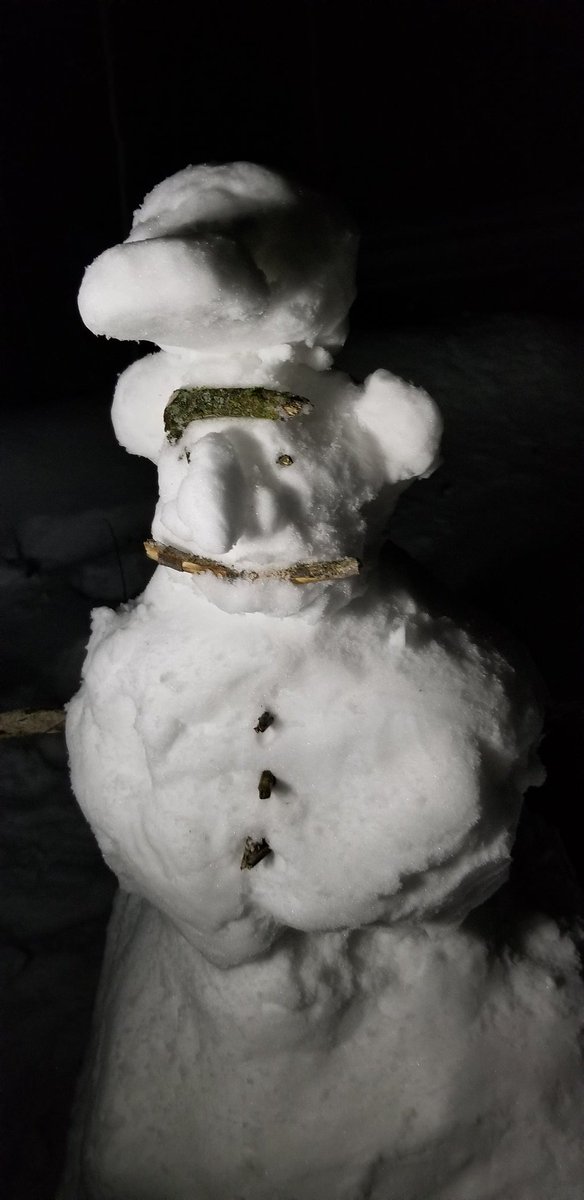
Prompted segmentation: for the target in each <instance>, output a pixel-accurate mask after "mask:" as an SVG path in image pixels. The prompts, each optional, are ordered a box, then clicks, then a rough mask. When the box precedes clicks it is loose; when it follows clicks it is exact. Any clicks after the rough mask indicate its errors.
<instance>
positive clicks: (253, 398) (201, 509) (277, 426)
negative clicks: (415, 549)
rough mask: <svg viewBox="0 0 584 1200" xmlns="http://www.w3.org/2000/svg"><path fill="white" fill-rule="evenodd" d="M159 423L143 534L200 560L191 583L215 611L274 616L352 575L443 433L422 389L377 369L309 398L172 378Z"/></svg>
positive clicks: (323, 387) (330, 384) (427, 465)
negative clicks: (149, 520)
mask: <svg viewBox="0 0 584 1200" xmlns="http://www.w3.org/2000/svg"><path fill="white" fill-rule="evenodd" d="M327 391H328V395H326V392H327ZM165 426H166V440H165V444H164V446H163V448H162V450H161V452H160V454H159V456H158V472H159V486H160V499H159V502H158V506H157V509H156V514H155V519H154V524H153V535H154V538H155V539H156V541H157V542H158V543H159V544H161V545H162V546H166V547H171V548H175V549H178V550H179V551H180V552H182V554H183V556H184V558H187V557H188V556H192V557H193V558H194V559H195V560H198V559H200V560H202V563H201V564H199V565H200V566H201V567H202V569H201V573H200V574H198V573H197V575H196V580H195V586H197V587H199V588H201V589H202V590H203V591H204V592H205V594H206V595H207V596H208V598H210V599H213V601H214V602H216V603H218V604H219V605H220V606H221V607H224V608H229V609H233V610H238V611H242V610H245V611H249V610H252V609H256V608H261V609H266V608H268V609H271V610H274V608H275V609H276V610H278V611H282V612H283V613H289V612H291V611H297V610H298V609H299V608H301V607H304V606H305V605H306V604H307V603H311V602H312V600H313V599H314V595H315V590H316V591H321V592H322V590H323V584H324V585H325V586H326V585H328V583H330V584H331V586H334V587H335V589H337V590H338V589H339V572H340V577H341V578H345V577H348V576H352V575H353V574H357V573H358V570H359V564H360V563H363V562H364V561H366V560H367V558H368V556H369V554H370V552H371V550H372V549H373V548H374V546H375V543H376V541H377V540H378V538H379V536H380V533H381V532H382V530H383V528H384V526H385V523H386V521H387V519H388V517H389V516H390V514H391V512H392V511H393V508H394V507H395V504H396V501H397V499H398V496H399V494H400V492H401V491H402V490H403V488H404V487H405V486H407V484H408V483H409V482H411V480H412V479H414V478H416V477H417V476H420V475H423V474H425V473H427V472H428V471H429V470H431V469H432V467H433V465H434V462H435V459H436V454H437V449H438V442H439V435H440V420H439V417H438V414H437V410H436V408H435V405H434V404H433V402H432V401H431V400H430V398H429V397H428V396H427V395H426V394H425V393H424V392H422V391H420V390H419V389H417V388H414V387H412V386H410V385H408V384H406V383H404V382H403V381H402V380H399V379H396V378H395V377H394V376H392V375H390V374H389V373H388V372H386V371H377V372H375V374H374V375H372V376H370V377H369V379H368V380H367V381H366V383H365V385H364V386H363V387H357V386H356V385H354V384H352V383H351V382H350V381H349V380H347V379H343V378H341V380H340V381H339V377H338V376H333V377H332V378H331V377H329V378H328V379H326V377H325V379H323V380H322V382H321V384H320V395H318V394H317V395H316V396H315V397H314V398H313V399H312V400H310V401H309V400H308V399H307V398H306V397H302V396H298V395H291V394H290V393H286V392H279V391H274V390H272V389H268V388H241V389H237V388H225V389H211V388H202V387H201V388H182V389H178V390H177V391H176V392H175V394H174V395H173V397H172V398H171V401H170V403H169V404H168V406H167V408H166V412H165ZM205 564H206V565H205ZM299 564H300V565H301V569H297V568H299ZM347 564H354V569H351V568H350V567H348V566H347ZM305 568H308V570H306V569H305ZM197 570H198V568H197ZM310 571H314V572H315V574H316V581H315V582H301V583H299V582H298V576H300V577H302V576H303V577H304V580H306V577H307V575H309V574H310Z"/></svg>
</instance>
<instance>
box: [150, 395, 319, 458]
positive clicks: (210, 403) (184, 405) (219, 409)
mask: <svg viewBox="0 0 584 1200" xmlns="http://www.w3.org/2000/svg"><path fill="white" fill-rule="evenodd" d="M311 410H312V404H311V403H310V401H309V400H305V399H304V398H303V397H302V396H294V395H292V394H291V393H290V392H276V391H272V390H271V389H270V388H262V387H243V388H236V387H233V388H210V387H183V388H178V389H177V390H176V391H175V392H173V393H172V396H171V397H170V400H169V402H168V404H167V406H166V408H165V410H164V428H165V431H166V437H167V439H168V441H169V442H170V444H171V445H174V444H175V443H176V442H179V441H180V439H181V437H182V435H183V433H184V431H185V429H186V428H187V426H188V425H190V424H191V422H192V421H204V420H209V419H211V418H217V417H240V418H241V417H244V418H246V417H247V418H249V417H254V418H256V419H257V418H263V419H264V420H268V421H289V420H290V419H291V418H292V417H298V416H300V415H301V414H302V413H309V412H311Z"/></svg>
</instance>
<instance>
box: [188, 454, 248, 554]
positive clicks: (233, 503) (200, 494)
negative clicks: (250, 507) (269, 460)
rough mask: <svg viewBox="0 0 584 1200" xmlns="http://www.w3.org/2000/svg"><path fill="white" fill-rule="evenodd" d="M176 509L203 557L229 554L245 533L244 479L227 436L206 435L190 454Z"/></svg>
mask: <svg viewBox="0 0 584 1200" xmlns="http://www.w3.org/2000/svg"><path fill="white" fill-rule="evenodd" d="M183 453H186V455H187V461H188V469H187V473H186V476H185V478H184V479H183V481H182V483H181V485H180V488H179V490H178V494H177V498H176V510H177V513H178V515H179V517H180V519H181V521H184V523H185V525H186V526H187V527H188V529H189V531H192V536H193V538H194V539H195V540H196V542H197V544H198V546H199V547H200V549H201V551H202V553H203V554H210V555H217V554H226V553H227V551H228V550H231V548H232V546H234V545H235V543H236V541H237V540H238V538H239V537H240V535H241V533H242V530H243V512H244V495H245V480H244V477H243V472H242V470H241V466H240V464H239V460H238V458H237V454H236V451H235V448H234V446H233V444H232V442H231V440H230V438H229V436H228V435H227V434H226V433H207V434H205V435H204V437H202V438H200V439H199V440H198V441H197V442H195V444H194V446H193V447H192V448H191V449H189V450H188V451H184V452H183Z"/></svg>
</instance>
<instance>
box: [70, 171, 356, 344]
mask: <svg viewBox="0 0 584 1200" xmlns="http://www.w3.org/2000/svg"><path fill="white" fill-rule="evenodd" d="M357 240H358V239H357V236H356V233H355V232H354V230H353V229H352V228H350V226H349V224H348V222H347V221H346V219H345V218H344V217H343V216H341V215H340V214H339V212H338V211H336V210H335V209H334V207H332V206H331V205H330V204H329V203H327V204H325V203H324V202H323V201H322V199H321V198H320V197H318V196H316V195H315V194H314V193H312V192H310V191H309V190H307V189H304V188H301V187H298V186H296V185H293V184H291V183H289V182H287V181H286V180H285V179H283V178H282V177H281V176H280V175H278V174H276V173H275V172H273V171H270V170H268V169H267V168H265V167H261V166H257V165H255V164H253V163H247V162H238V163H225V164H222V165H212V164H211V165H210V164H203V165H200V166H189V167H186V168H185V169H184V170H182V171H179V172H177V174H175V175H171V176H170V177H169V178H168V179H165V180H163V182H162V183H159V184H158V185H157V186H156V187H155V188H154V189H153V190H152V191H151V192H150V193H149V194H148V195H147V196H146V198H145V200H144V202H143V203H142V205H141V207H140V208H138V209H137V211H136V213H135V214H134V221H133V225H132V229H131V232H130V234H129V236H128V238H127V239H126V241H125V242H123V243H121V244H120V245H117V246H113V247H111V248H110V249H109V250H106V251H105V252H104V253H103V254H101V255H100V256H99V257H98V258H97V259H96V260H95V261H94V262H93V263H92V264H91V266H89V267H88V268H87V270H86V272H85V276H84V278H83V282H82V284H81V288H80V291H79V299H78V303H79V310H80V313H81V317H82V319H83V321H84V323H85V325H87V327H88V328H89V329H90V330H91V331H92V332H93V333H96V334H105V336H106V337H115V338H120V339H122V340H131V341H142V340H145V341H149V342H154V343H155V344H156V345H158V346H160V347H161V348H163V349H180V350H187V351H189V350H190V351H195V352H201V351H203V352H208V351H212V352H215V353H217V352H219V353H225V354H232V353H233V352H234V351H235V352H238V351H242V350H252V351H253V350H257V349H262V348H265V347H269V346H275V345H282V344H289V345H305V346H307V347H314V346H321V347H324V348H326V349H327V350H335V349H337V348H338V347H339V346H340V345H342V343H343V341H344V339H345V337H346V333H347V314H348V311H349V308H350V306H351V304H352V302H353V299H354V296H355V286H354V276H355V261H356V253H357Z"/></svg>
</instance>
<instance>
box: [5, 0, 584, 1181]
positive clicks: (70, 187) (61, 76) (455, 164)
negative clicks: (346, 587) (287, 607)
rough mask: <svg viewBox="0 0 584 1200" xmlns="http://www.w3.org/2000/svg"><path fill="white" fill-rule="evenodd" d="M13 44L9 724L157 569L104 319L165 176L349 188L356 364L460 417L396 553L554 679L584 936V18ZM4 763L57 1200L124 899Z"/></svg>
mask: <svg viewBox="0 0 584 1200" xmlns="http://www.w3.org/2000/svg"><path fill="white" fill-rule="evenodd" d="M0 29H1V38H2V63H1V70H0V95H1V97H2V109H3V120H2V123H1V124H2V131H1V133H0V137H1V138H2V143H1V151H0V162H1V176H0V214H1V218H2V220H1V240H2V272H1V280H2V283H1V288H2V290H1V293H0V294H1V296H2V308H1V312H2V326H3V329H2V333H3V368H2V371H3V385H4V386H3V400H4V404H3V409H2V438H1V442H0V472H1V474H0V501H1V504H2V513H1V515H0V604H1V608H2V642H3V649H2V659H1V663H0V670H1V671H2V678H1V681H0V687H1V688H2V691H1V693H0V696H1V699H0V707H2V708H5V709H10V708H15V707H20V706H30V707H41V706H45V705H46V706H60V705H62V704H64V703H65V702H66V701H67V699H68V698H69V697H70V696H71V694H72V693H73V691H74V690H75V689H76V687H77V684H78V679H79V671H80V667H81V662H82V659H83V653H84V646H85V644H86V641H87V636H88V627H89V612H90V609H91V607H93V606H94V605H96V604H100V603H108V604H114V605H115V604H118V603H120V602H122V601H123V600H125V599H128V598H129V597H130V596H133V595H135V594H136V593H137V592H139V591H140V590H141V588H142V587H143V586H144V583H145V581H146V579H147V577H148V567H147V565H146V564H145V563H144V561H143V558H142V555H141V551H140V545H141V538H142V537H144V536H146V534H147V532H148V521H149V515H150V513H151V510H152V507H153V504H154V497H155V489H156V482H155V478H154V472H153V469H152V467H151V466H150V464H147V463H145V462H143V461H142V460H134V459H130V458H129V457H128V456H127V455H125V454H123V453H122V451H121V450H119V448H118V447H117V446H116V445H115V442H114V439H113V435H112V434H111V432H110V427H109V404H110V401H111V393H112V390H113V385H114V382H115V377H116V374H117V373H118V372H119V371H120V370H121V369H122V368H123V367H124V366H125V365H126V364H127V363H129V362H131V361H132V360H133V359H135V358H136V357H137V356H138V355H139V354H140V353H141V352H144V350H145V349H146V347H143V348H140V347H136V346H135V345H127V344H124V343H119V344H118V343H115V342H106V341H105V340H102V339H96V338H94V337H92V335H91V334H89V333H88V332H87V331H86V330H85V329H84V327H83V326H82V324H81V321H80V319H79V316H78V313H77V308H76V294H77V290H78V287H79V283H80V279H81V276H82V273H83V269H84V267H85V266H86V265H87V264H88V263H89V262H90V261H91V260H92V259H93V258H94V257H95V256H96V255H97V254H98V253H100V252H101V251H102V250H103V249H105V248H106V247H107V246H110V245H112V244H113V243H115V242H117V241H120V240H123V238H124V237H125V236H126V235H127V233H128V231H129V226H130V221H131V213H132V211H133V209H134V208H135V207H136V206H137V205H138V204H139V203H140V201H141V200H142V198H143V196H144V194H145V193H146V192H147V191H148V190H149V189H150V188H151V187H153V186H154V184H155V183H156V182H158V181H159V180H161V179H163V178H164V177H165V176H167V175H170V174H172V173H173V172H174V171H176V170H179V169H180V168H181V167H183V166H185V165H187V164H188V163H189V162H192V163H196V162H202V161H217V162H220V161H228V160H235V159H248V160H252V161H257V162H261V163H264V164H266V165H267V166H271V167H274V168H276V169H280V170H282V171H283V172H284V173H287V174H290V175H292V176H295V177H298V178H299V179H301V180H303V181H305V182H307V183H310V184H313V185H314V186H315V187H317V188H318V189H320V190H321V191H324V192H327V193H330V194H331V195H334V196H335V197H337V198H340V199H341V200H343V201H344V203H345V205H346V207H347V208H348V210H349V212H350V213H351V214H352V215H353V218H354V220H355V222H356V224H357V225H358V227H359V228H360V229H361V231H362V247H361V257H360V267H359V298H358V300H357V302H356V305H355V308H354V311H353V320H352V333H351V337H350V339H349V342H348V345H347V347H346V349H345V350H344V352H343V356H342V360H341V361H342V364H343V365H345V366H346V368H347V369H349V370H351V371H352V372H353V373H354V374H356V375H363V374H365V373H366V372H367V371H368V370H371V369H373V368H374V367H375V366H388V367H391V368H393V369H394V370H395V371H396V372H397V373H399V374H403V375H405V376H406V377H408V378H411V379H413V380H414V381H415V382H419V383H421V384H423V385H424V386H425V387H427V389H428V390H429V391H430V392H431V393H432V394H433V395H434V396H435V398H436V399H437V400H438V402H439V403H440V405H441V407H442V409H443V411H444V414H445V418H446V435H445V443H444V465H443V467H441V468H440V470H439V471H438V472H437V473H436V475H435V476H434V477H433V478H432V479H431V480H429V481H427V482H425V483H422V484H419V485H418V486H417V489H413V491H412V493H411V495H409V496H408V497H407V498H406V499H405V500H404V501H403V508H402V509H400V513H399V514H398V517H397V518H396V523H395V527H394V537H395V539H396V541H398V542H400V543H401V544H402V545H403V546H404V547H405V548H406V549H407V550H408V551H409V552H410V553H412V554H413V555H414V556H415V557H416V558H418V559H419V560H420V562H421V563H422V564H423V565H424V566H426V567H428V568H430V569H431V570H432V571H433V572H434V573H435V574H436V575H437V576H438V577H439V578H441V580H442V582H443V583H446V584H448V585H449V586H451V587H453V589H454V591H455V592H456V593H457V595H458V596H459V597H460V598H461V599H462V600H463V601H465V602H471V603H474V604H479V605H480V606H481V607H482V608H483V609H484V610H485V611H486V612H487V614H488V615H489V616H490V617H491V618H494V619H495V620H499V621H501V622H503V623H504V624H505V625H506V626H507V627H509V628H510V629H511V630H512V631H513V632H514V633H515V634H516V635H517V636H518V637H519V638H520V639H521V640H522V641H523V643H524V644H526V645H527V646H528V648H529V650H530V652H531V655H532V656H533V658H534V660H535V662H536V664H537V666H538V668H539V670H540V672H541V674H542V676H543V679H544V683H545V687H546V689H547V693H548V723H547V731H546V738H545V740H544V743H543V747H542V756H543V758H544V760H545V762H546V764H547V766H548V772H549V777H548V782H547V783H546V785H545V786H544V788H543V789H541V790H540V791H539V792H538V793H534V794H533V795H532V796H530V797H529V799H528V803H527V808H526V813H527V818H526V820H525V821H524V822H523V823H522V825H521V827H520V833H519V840H518V854H517V866H516V877H517V881H518V882H517V886H518V887H520V888H523V893H524V894H525V895H527V896H528V897H529V898H531V899H533V900H534V902H535V903H537V904H539V905H540V906H543V907H546V908H547V909H548V910H549V911H550V912H553V913H555V914H556V915H558V916H560V917H561V918H562V919H564V918H565V917H566V916H569V915H570V913H572V912H573V911H575V909H577V908H578V905H579V894H578V884H577V880H576V877H575V876H573V875H572V871H571V866H570V858H571V860H572V863H574V864H575V867H576V870H577V872H579V874H580V877H581V878H582V877H584V852H583V850H582V846H581V843H580V841H579V837H578V834H579V824H580V822H579V811H578V810H579V806H580V804H581V798H582V795H583V794H584V791H583V784H584V777H583V772H582V764H581V746H582V741H583V735H584V721H583V702H582V667H583V657H584V656H583V653H582V630H583V620H582V578H581V566H580V564H581V561H582V552H583V550H584V546H583V544H582V543H583V540H584V539H583V538H582V511H583V510H582V501H583V499H584V486H583V482H582V480H583V473H582V467H583V465H584V464H583V458H584V455H583V445H584V439H583V436H582V435H583V433H584V415H583V406H582V400H583V393H584V351H583V348H582V329H583V317H584V239H583V232H584V216H583V200H584V67H583V64H584V9H583V6H582V4H581V3H579V2H577V0H428V2H426V3H423V2H422V0H403V2H402V3H385V4H376V3H369V2H368V0H362V2H360V3H358V4H354V5H350V6H349V5H348V6H347V7H346V9H345V10H344V12H343V10H342V8H341V6H340V5H339V4H338V3H333V2H328V0H315V2H313V3H310V2H309V0H296V3H286V2H284V3H280V4H278V3H275V2H274V0H272V3H264V2H255V0H249V2H248V3H234V2H232V0H229V2H228V0H224V2H223V3H222V4H210V5H203V4H198V3H196V2H193V3H186V2H179V0H157V2H156V3H153V2H152V0H109V2H108V0H84V2H80V0H1V3H0ZM0 751H1V753H0V760H1V765H0V780H1V786H2V792H3V795H2V807H1V809H0V865H1V867H2V873H3V881H2V882H0V900H1V908H0V942H1V946H0V970H1V971H2V978H3V981H4V986H3V995H4V997H5V1001H4V1015H3V1018H2V1028H1V1029H0V1047H1V1050H0V1052H1V1054H2V1059H3V1063H4V1067H3V1069H2V1075H3V1079H4V1082H3V1084H2V1085H1V1086H2V1090H3V1095H2V1102H3V1105H4V1111H3V1115H2V1118H1V1124H0V1146H1V1152H2V1155H3V1162H2V1167H1V1168H0V1171H1V1172H2V1174H1V1179H0V1186H1V1187H2V1194H3V1195H6V1197H7V1198H8V1197H10V1200H51V1197H52V1196H53V1195H54V1190H55V1187H56V1179H57V1177H58V1172H59V1166H60V1162H61V1158H62V1153H63V1145H64V1137H65V1130H66V1123H67V1114H68V1111H69V1106H70V1102H71V1096H72V1089H73V1085H74V1078H75V1074H76V1071H77V1069H78V1064H79V1061H80V1057H81V1054H82V1051H83V1044H84V1040H85V1037H86V1032H87V1026H88V1021H89V1017H90V1012H91V1006H92V1002H93V994H94V987H95V981H96V978H97V972H98V969H99V960H100V954H101V947H102V941H103V930H104V923H105V919H106V915H107V911H108V906H109V903H110V900H111V894H112V882H111V879H110V877H109V875H108V874H107V873H106V871H105V869H104V868H103V866H102V864H101V860H100V858H99V854H98V852H97V851H96V849H95V847H94V843H93V841H92V838H91V836H90V834H89V832H88V831H87V829H86V826H85V824H84V822H83V819H82V818H81V816H80V815H79V814H78V812H77V809H76V807H75V804H74V801H73V800H72V798H71V796H70V793H69V791H68V786H67V776H66V761H65V751H64V746H63V742H62V739H61V738H60V737H59V736H56V737H53V738H51V737H48V736H45V737H38V738H34V739H30V740H29V741H28V742H26V743H25V742H24V741H22V740H21V741H19V743H15V742H12V741H5V742H3V743H2V746H1V747H0ZM566 847H567V852H566ZM539 867H541V871H540V870H539ZM544 868H545V870H544Z"/></svg>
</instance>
